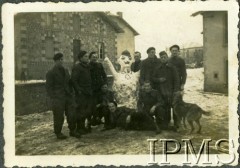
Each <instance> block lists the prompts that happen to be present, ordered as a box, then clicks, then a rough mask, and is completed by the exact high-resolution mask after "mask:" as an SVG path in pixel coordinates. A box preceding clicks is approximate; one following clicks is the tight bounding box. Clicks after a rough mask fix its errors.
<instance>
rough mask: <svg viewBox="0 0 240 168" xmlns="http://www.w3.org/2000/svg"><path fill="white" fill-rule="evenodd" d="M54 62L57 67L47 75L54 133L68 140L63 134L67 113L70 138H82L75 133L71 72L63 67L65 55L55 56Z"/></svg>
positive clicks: (47, 88)
mask: <svg viewBox="0 0 240 168" xmlns="http://www.w3.org/2000/svg"><path fill="white" fill-rule="evenodd" d="M53 60H54V61H55V65H54V67H53V68H52V69H51V70H50V71H48V73H47V75H46V90H47V94H48V96H49V97H50V99H51V106H52V111H53V122H54V124H53V125H54V133H55V134H56V136H57V138H58V139H66V138H67V136H65V135H64V134H62V126H63V123H64V113H65V115H66V116H67V122H68V128H69V130H70V133H69V134H70V136H74V137H77V138H80V134H78V133H77V132H76V131H75V128H76V125H75V121H74V119H75V116H74V114H75V102H74V96H73V88H72V83H71V80H70V75H69V72H68V70H67V69H65V68H64V67H63V65H62V62H63V54H62V53H57V54H55V55H54V57H53Z"/></svg>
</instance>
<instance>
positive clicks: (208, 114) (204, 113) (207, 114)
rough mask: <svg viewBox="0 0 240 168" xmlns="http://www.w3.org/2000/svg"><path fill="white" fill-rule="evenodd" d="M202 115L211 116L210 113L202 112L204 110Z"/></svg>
mask: <svg viewBox="0 0 240 168" xmlns="http://www.w3.org/2000/svg"><path fill="white" fill-rule="evenodd" d="M202 114H203V115H206V116H210V115H211V113H210V112H206V111H204V110H202Z"/></svg>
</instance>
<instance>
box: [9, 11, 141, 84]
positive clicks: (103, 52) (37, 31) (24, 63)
mask: <svg viewBox="0 0 240 168" xmlns="http://www.w3.org/2000/svg"><path fill="white" fill-rule="evenodd" d="M118 14H119V15H112V14H110V13H105V12H66V13H63V12H59V13H19V14H17V15H15V18H14V29H15V30H14V33H15V78H16V80H19V79H21V76H23V74H24V77H25V78H27V79H45V74H46V72H47V71H48V70H49V69H50V68H51V67H52V65H53V60H52V58H53V55H54V54H55V53H57V52H62V53H63V54H64V64H65V65H66V67H68V69H69V70H71V68H72V66H73V64H74V62H75V61H76V60H77V55H78V53H79V51H80V50H86V51H88V52H91V51H96V52H98V55H99V57H100V60H103V59H104V58H105V57H109V58H110V60H111V61H112V62H113V63H115V61H116V60H117V56H119V55H120V54H119V52H121V51H120V50H122V51H123V50H126V49H127V50H128V51H130V52H131V53H133V52H134V50H135V36H136V35H138V33H137V32H136V30H134V29H133V28H132V27H131V26H130V25H129V24H128V23H127V22H126V21H125V20H124V19H123V18H122V13H118ZM128 44H129V45H128Z"/></svg>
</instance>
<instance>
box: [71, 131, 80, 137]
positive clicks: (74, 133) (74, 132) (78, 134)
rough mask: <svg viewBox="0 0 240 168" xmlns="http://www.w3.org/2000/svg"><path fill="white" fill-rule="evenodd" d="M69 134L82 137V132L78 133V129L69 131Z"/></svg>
mask: <svg viewBox="0 0 240 168" xmlns="http://www.w3.org/2000/svg"><path fill="white" fill-rule="evenodd" d="M69 135H70V136H71V137H75V138H81V134H80V133H78V132H77V131H70V132H69Z"/></svg>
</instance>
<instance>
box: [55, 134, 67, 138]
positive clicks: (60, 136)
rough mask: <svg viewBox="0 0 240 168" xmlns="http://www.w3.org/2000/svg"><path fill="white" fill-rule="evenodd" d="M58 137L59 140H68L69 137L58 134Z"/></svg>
mask: <svg viewBox="0 0 240 168" xmlns="http://www.w3.org/2000/svg"><path fill="white" fill-rule="evenodd" d="M56 136H57V139H67V136H66V135H64V134H62V133H59V134H56Z"/></svg>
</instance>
